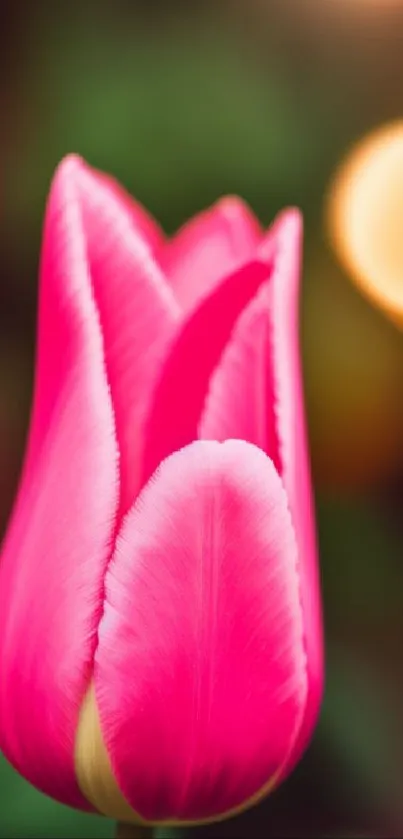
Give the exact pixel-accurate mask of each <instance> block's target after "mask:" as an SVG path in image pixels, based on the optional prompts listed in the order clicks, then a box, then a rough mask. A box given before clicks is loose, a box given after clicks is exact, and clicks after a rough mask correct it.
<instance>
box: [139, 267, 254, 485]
mask: <svg viewBox="0 0 403 839" xmlns="http://www.w3.org/2000/svg"><path fill="white" fill-rule="evenodd" d="M269 274H270V266H269V265H268V264H265V263H264V262H251V263H249V264H248V265H246V266H245V267H244V268H241V269H240V270H239V271H236V272H235V273H234V274H232V275H230V276H229V277H227V278H226V279H225V280H223V282H222V283H221V284H220V285H218V286H217V288H216V289H215V290H214V291H213V292H212V293H211V294H210V296H209V297H207V298H206V299H205V300H204V301H203V302H202V303H201V304H200V306H199V307H198V308H197V309H196V310H195V312H194V313H193V314H191V315H190V316H189V318H188V320H187V321H186V322H185V324H184V326H183V328H182V330H181V331H180V332H179V334H178V336H177V338H176V340H175V341H174V342H173V344H172V346H171V348H170V351H169V353H168V354H167V356H166V359H165V362H164V366H163V369H162V375H161V377H160V379H159V381H158V384H157V387H156V389H155V392H154V395H153V399H152V405H151V409H150V413H149V415H148V420H147V423H146V442H145V450H144V470H143V478H142V485H144V483H145V482H146V481H147V480H148V479H149V478H150V476H151V475H152V474H153V472H154V471H155V469H156V468H157V466H158V465H159V464H160V463H161V461H162V460H163V459H164V458H165V457H167V456H168V455H169V454H172V452H174V451H177V450H178V449H180V448H182V447H183V446H186V445H187V444H188V443H191V442H192V441H193V440H196V439H197V432H198V424H199V421H200V417H201V413H202V410H203V405H204V401H205V398H206V393H207V388H208V384H209V381H210V378H211V375H212V373H213V371H214V369H215V367H216V366H217V364H218V362H219V360H220V357H221V355H222V352H223V350H224V348H225V346H226V344H227V343H228V340H229V338H230V335H231V331H232V329H233V326H234V324H235V323H236V321H237V318H238V316H239V314H240V313H241V312H242V310H243V309H244V308H245V306H246V305H247V304H248V303H249V301H250V300H251V298H253V296H254V294H255V293H256V291H257V290H258V288H259V287H260V286H261V285H262V283H263V282H264V281H265V280H266V279H267V276H268V275H269Z"/></svg>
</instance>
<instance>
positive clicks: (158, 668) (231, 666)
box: [94, 441, 306, 822]
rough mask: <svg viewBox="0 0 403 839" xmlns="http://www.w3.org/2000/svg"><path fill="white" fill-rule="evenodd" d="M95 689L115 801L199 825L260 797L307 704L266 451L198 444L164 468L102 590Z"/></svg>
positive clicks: (293, 578) (284, 530)
mask: <svg viewBox="0 0 403 839" xmlns="http://www.w3.org/2000/svg"><path fill="white" fill-rule="evenodd" d="M94 681H95V692H96V700H97V704H98V709H99V714H100V721H101V729H102V734H103V738H104V742H105V744H106V748H107V750H108V753H109V758H110V761H111V766H112V770H113V773H114V776H115V778H116V780H117V782H118V785H119V788H120V790H121V791H122V793H123V795H124V797H125V799H126V800H127V802H128V803H129V804H130V805H131V807H132V808H133V810H134V811H136V813H137V814H139V815H140V817H141V818H142V819H145V820H148V821H153V822H155V821H156V822H158V821H167V820H168V821H174V822H175V821H202V820H205V819H209V818H211V817H216V816H220V815H222V814H224V813H226V814H228V813H230V812H232V811H235V810H237V809H239V808H243V807H244V806H248V805H249V804H251V803H252V801H253V800H255V799H256V798H258V797H259V796H260V794H264V793H265V792H267V790H268V788H269V787H270V785H271V784H273V783H275V780H276V776H277V775H278V773H279V772H281V767H282V765H283V764H284V762H285V761H286V760H287V758H288V755H289V753H290V750H292V748H293V744H294V741H295V737H296V736H297V733H298V729H299V726H300V722H301V716H302V713H303V710H304V706H305V699H306V660H305V650H304V644H303V627H302V614H301V605H300V597H299V579H298V569H297V550H296V543H295V537H294V532H293V527H292V524H291V519H290V515H289V511H288V507H287V499H286V495H285V492H284V489H283V486H282V484H281V480H280V478H279V476H278V474H277V472H276V470H275V468H274V466H273V464H272V462H271V461H270V459H269V458H267V457H266V455H264V453H263V452H262V451H261V450H259V449H258V448H256V447H255V446H252V445H250V444H248V443H244V442H242V441H229V442H226V443H223V444H221V443H215V442H209V441H198V442H196V443H194V444H192V445H191V446H189V447H187V448H186V449H183V450H182V451H180V452H177V453H175V454H174V455H172V456H171V457H170V458H168V459H167V460H166V461H164V463H162V464H161V466H160V468H159V469H158V471H157V473H156V474H155V475H154V476H153V478H152V480H151V481H150V482H149V484H148V485H147V486H146V487H145V489H144V490H143V492H142V494H141V495H140V497H139V499H138V501H137V502H136V504H135V505H134V507H133V509H132V510H131V511H130V512H129V514H128V516H127V517H126V519H125V521H124V523H123V526H122V530H121V533H120V535H119V537H118V540H117V545H116V550H115V554H114V556H113V559H112V560H111V563H110V565H109V568H108V572H107V575H106V581H105V608H104V614H103V617H102V620H101V623H100V627H99V646H98V649H97V652H96V657H95V669H94Z"/></svg>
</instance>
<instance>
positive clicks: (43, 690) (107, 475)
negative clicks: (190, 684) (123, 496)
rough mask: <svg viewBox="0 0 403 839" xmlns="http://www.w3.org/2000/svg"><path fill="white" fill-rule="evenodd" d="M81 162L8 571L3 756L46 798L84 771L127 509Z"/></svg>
mask: <svg viewBox="0 0 403 839" xmlns="http://www.w3.org/2000/svg"><path fill="white" fill-rule="evenodd" d="M72 174H74V173H72V172H71V164H70V162H69V161H68V162H67V163H64V164H62V165H61V167H60V168H59V170H58V173H57V174H56V176H55V179H54V182H53V185H52V189H51V194H50V198H49V204H48V210H47V214H46V222H45V230H44V243H43V254H42V266H41V291H40V311H39V343H38V366H37V380H36V387H35V401H34V411H33V418H32V425H31V434H30V445H29V452H28V458H27V461H26V467H25V470H24V474H23V480H22V483H21V488H20V492H19V495H18V498H17V503H16V506H15V509H14V513H13V516H12V520H11V524H10V528H9V531H8V534H7V538H6V542H5V546H4V548H3V552H2V556H1V561H0V672H1V678H0V748H1V750H2V751H4V753H5V755H6V756H7V757H8V758H9V760H10V762H11V763H12V764H13V765H14V766H15V767H16V768H17V770H18V771H19V772H20V773H21V774H22V775H24V776H25V777H26V778H27V779H28V780H29V781H31V783H33V784H34V785H35V786H37V787H39V789H41V790H43V791H44V792H46V793H47V794H49V795H51V796H53V797H54V798H57V799H59V800H61V801H64V802H65V803H67V804H70V805H73V806H76V807H83V808H86V807H88V806H89V805H88V802H86V801H85V800H84V799H83V797H82V795H81V793H80V790H79V788H78V786H77V782H76V779H75V772H74V740H75V729H76V726H77V718H78V713H79V709H80V705H81V703H82V699H83V696H84V694H85V691H86V688H87V685H88V681H89V679H90V677H91V671H92V665H93V656H94V651H95V647H96V641H97V628H98V624H99V616H100V608H101V607H102V600H103V580H104V574H105V570H106V566H107V562H108V560H109V558H110V554H111V542H112V538H113V534H114V529H115V526H116V523H115V518H116V512H117V505H118V494H119V483H118V477H119V476H118V447H117V441H116V434H115V428H114V418H113V410H112V404H111V399H110V390H109V384H108V378H107V368H106V365H105V357H104V347H103V341H102V333H101V328H100V319H99V312H98V310H97V306H96V302H95V298H94V295H93V292H92V288H91V276H90V272H89V264H88V259H87V253H86V247H85V245H86V243H85V240H84V233H83V228H82V219H81V217H80V208H79V205H78V202H77V194H76V189H75V185H74V182H73V181H72Z"/></svg>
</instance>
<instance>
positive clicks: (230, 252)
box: [161, 196, 262, 310]
mask: <svg viewBox="0 0 403 839" xmlns="http://www.w3.org/2000/svg"><path fill="white" fill-rule="evenodd" d="M261 240H262V231H261V229H260V227H259V224H258V222H257V219H256V218H255V216H254V215H253V213H252V212H251V210H249V208H248V207H247V206H246V204H244V203H243V202H242V201H241V200H240V199H239V198H235V197H231V196H230V197H227V198H223V199H221V201H219V202H218V203H217V204H216V205H215V206H214V207H212V208H211V209H209V210H206V211H205V212H203V213H201V214H200V215H198V216H196V217H195V218H194V219H192V221H190V222H188V223H187V224H186V225H185V226H184V227H183V228H182V229H181V230H180V231H179V233H177V234H176V236H175V237H174V239H173V240H172V241H171V242H169V243H168V244H167V245H166V247H165V250H164V252H163V254H162V256H161V264H162V267H163V269H164V270H165V273H166V274H167V276H168V278H169V280H170V282H171V284H172V288H173V289H174V292H175V295H176V297H177V299H178V301H179V302H180V303H181V305H182V306H183V308H184V309H185V310H189V309H192V308H193V307H194V306H195V304H197V303H198V302H199V301H200V299H201V298H202V297H204V296H205V295H207V294H208V293H209V292H210V291H211V290H212V289H213V288H214V286H215V285H216V284H217V282H218V281H219V280H221V279H223V277H225V275H226V274H229V273H231V272H232V271H235V269H236V268H239V267H240V265H242V263H243V262H246V261H247V260H248V259H251V258H252V257H253V256H254V254H255V253H256V249H257V246H258V244H259V242H260V241H261Z"/></svg>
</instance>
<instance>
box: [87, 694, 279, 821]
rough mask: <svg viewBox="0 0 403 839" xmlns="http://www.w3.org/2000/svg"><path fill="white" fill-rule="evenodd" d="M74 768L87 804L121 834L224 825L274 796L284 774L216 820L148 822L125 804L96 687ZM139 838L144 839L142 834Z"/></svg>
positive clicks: (89, 699)
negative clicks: (140, 829)
mask: <svg viewBox="0 0 403 839" xmlns="http://www.w3.org/2000/svg"><path fill="white" fill-rule="evenodd" d="M75 768H76V776H77V781H78V785H79V787H80V789H81V792H82V793H83V795H84V796H85V798H86V799H87V801H89V802H90V803H91V804H92V805H93V807H95V809H96V810H98V812H99V813H101V814H102V815H104V816H107V817H108V818H111V819H115V820H116V821H118V822H120V823H121V827H120V829H121V830H127V825H133V824H136V825H139V826H140V825H142V826H143V827H152V826H157V827H163V826H166V827H168V826H169V827H192V826H196V825H201V824H213V823H214V822H219V821H225V819H229V818H232V817H233V816H237V815H239V814H240V813H242V812H243V811H244V810H248V809H249V808H250V807H253V806H254V805H255V804H258V802H259V801H261V799H262V798H265V797H266V795H268V794H269V793H270V792H272V790H273V789H274V787H275V786H276V784H277V780H278V777H279V775H280V773H281V771H280V772H278V773H276V774H275V775H274V776H273V777H272V778H271V779H270V781H269V782H268V783H267V784H265V786H264V787H262V789H261V790H259V791H258V792H257V793H256V794H255V795H254V796H253V797H252V798H250V799H249V800H248V801H246V802H245V803H244V804H242V805H240V806H239V807H235V808H234V809H233V810H230V811H227V812H226V813H222V814H220V815H218V816H215V817H214V818H209V819H202V820H199V821H190V822H186V821H180V820H172V821H164V822H152V823H151V822H147V821H145V820H144V819H142V818H141V816H139V814H138V813H136V811H135V810H133V808H132V807H131V806H130V804H129V803H128V802H127V801H126V799H125V797H124V796H123V795H122V792H121V791H120V789H119V786H118V783H117V781H116V778H115V776H114V774H113V771H112V767H111V763H110V760H109V756H108V752H107V749H106V746H105V743H104V741H103V738H102V733H101V725H100V719H99V713H98V708H97V704H96V699H95V690H94V686H93V684H91V686H90V688H89V690H88V692H87V695H86V697H85V699H84V702H83V705H82V708H81V711H80V717H79V722H78V727H77V735H76V743H75ZM118 835H119V836H120V837H123V836H125V834H124V833H120V834H118ZM126 835H127V836H133V833H131V834H130V833H127V834H126ZM139 835H140V836H141V834H139Z"/></svg>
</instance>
